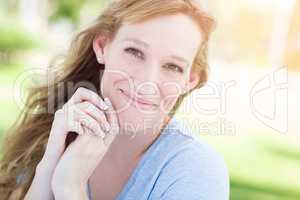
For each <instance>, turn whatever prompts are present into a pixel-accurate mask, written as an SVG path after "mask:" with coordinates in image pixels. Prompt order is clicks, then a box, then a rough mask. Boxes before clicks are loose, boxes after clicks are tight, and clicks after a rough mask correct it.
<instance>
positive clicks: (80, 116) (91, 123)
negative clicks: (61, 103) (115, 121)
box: [71, 106, 104, 137]
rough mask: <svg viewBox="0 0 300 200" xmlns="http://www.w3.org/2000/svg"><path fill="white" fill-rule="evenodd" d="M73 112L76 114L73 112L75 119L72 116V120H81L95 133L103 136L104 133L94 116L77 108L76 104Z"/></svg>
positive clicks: (82, 123)
mask: <svg viewBox="0 0 300 200" xmlns="http://www.w3.org/2000/svg"><path fill="white" fill-rule="evenodd" d="M71 113H74V114H72V116H73V119H72V116H71V121H76V122H79V123H80V124H81V125H83V126H86V127H87V128H89V129H90V130H92V131H93V132H94V134H95V135H98V136H100V137H103V134H104V133H103V131H102V129H101V127H100V125H99V123H98V122H97V121H96V120H95V119H94V118H92V117H91V116H89V115H88V114H86V113H85V112H83V111H81V110H80V109H78V108H76V107H75V106H74V110H73V112H71Z"/></svg>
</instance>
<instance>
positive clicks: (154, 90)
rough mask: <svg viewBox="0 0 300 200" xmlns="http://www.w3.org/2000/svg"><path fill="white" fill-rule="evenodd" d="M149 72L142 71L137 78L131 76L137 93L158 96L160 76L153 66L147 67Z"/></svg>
mask: <svg viewBox="0 0 300 200" xmlns="http://www.w3.org/2000/svg"><path fill="white" fill-rule="evenodd" d="M146 68H148V70H140V71H139V72H138V73H137V74H136V76H131V77H132V81H133V83H134V87H135V91H136V93H137V94H138V95H141V96H142V95H158V93H159V74H158V71H157V70H156V68H154V67H153V66H148V67H146Z"/></svg>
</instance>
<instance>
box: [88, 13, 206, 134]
mask: <svg viewBox="0 0 300 200" xmlns="http://www.w3.org/2000/svg"><path fill="white" fill-rule="evenodd" d="M200 43H201V33H200V30H199V28H198V26H197V24H196V23H195V22H194V21H193V20H192V19H190V18H189V17H188V16H186V15H183V14H177V15H172V16H171V15H170V16H160V17H157V18H152V19H150V20H147V21H144V22H141V23H135V24H123V25H122V26H121V27H120V29H119V30H118V32H117V34H116V35H115V37H114V39H113V41H109V40H107V39H106V38H103V37H101V36H98V37H97V38H95V40H94V43H93V48H94V51H95V54H96V55H97V57H98V58H100V59H101V60H102V61H100V62H102V63H103V64H105V70H104V73H103V77H102V81H101V92H102V95H103V97H109V98H110V99H111V101H112V103H113V105H114V107H115V108H116V110H117V112H118V117H119V122H120V127H121V130H123V131H125V132H126V133H128V132H132V131H133V132H135V133H144V131H145V130H147V132H148V131H155V130H156V128H159V126H160V125H161V123H162V121H163V119H164V118H165V117H166V115H167V114H168V112H169V111H170V110H171V108H172V107H173V106H174V105H175V103H176V100H177V98H178V97H179V95H180V94H182V93H183V92H186V91H188V90H189V89H191V88H193V87H194V86H195V85H196V84H197V83H198V81H199V77H198V76H197V75H196V74H193V73H191V67H192V62H193V60H194V57H195V55H196V53H197V50H198V47H199V45H200ZM149 129H151V130H149Z"/></svg>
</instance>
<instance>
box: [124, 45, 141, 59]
mask: <svg viewBox="0 0 300 200" xmlns="http://www.w3.org/2000/svg"><path fill="white" fill-rule="evenodd" d="M124 51H125V52H126V53H129V54H131V55H133V56H135V57H136V58H139V59H143V58H144V55H143V53H142V52H141V51H139V50H138V49H135V48H132V47H129V48H126V49H125V50H124Z"/></svg>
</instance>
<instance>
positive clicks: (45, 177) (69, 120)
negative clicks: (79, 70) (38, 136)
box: [25, 88, 109, 200]
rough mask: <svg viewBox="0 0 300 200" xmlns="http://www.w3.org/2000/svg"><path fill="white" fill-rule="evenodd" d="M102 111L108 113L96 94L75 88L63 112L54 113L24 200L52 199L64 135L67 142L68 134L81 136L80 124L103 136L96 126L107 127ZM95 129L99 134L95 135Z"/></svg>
mask: <svg viewBox="0 0 300 200" xmlns="http://www.w3.org/2000/svg"><path fill="white" fill-rule="evenodd" d="M105 109H108V106H107V105H106V104H105V103H104V102H103V100H102V99H101V98H100V97H99V96H98V95H97V94H96V93H94V92H92V91H90V90H88V89H85V88H78V89H77V91H76V92H75V93H74V95H73V96H72V97H71V98H70V100H69V101H68V102H67V103H66V104H65V105H64V106H63V108H62V109H60V110H58V111H57V112H56V113H55V116H54V120H53V123H52V127H51V130H50V135H49V138H48V143H47V146H46V151H45V153H44V155H43V158H42V160H41V161H40V162H39V164H38V166H37V168H36V173H35V176H34V179H33V182H32V184H31V186H30V188H29V191H28V192H27V194H26V198H25V199H49V200H50V199H53V191H52V188H51V182H52V176H53V173H54V170H55V167H56V165H57V163H58V161H59V159H60V158H61V156H62V154H63V152H64V150H65V148H66V139H67V135H68V134H69V135H68V138H69V136H70V135H71V134H70V132H71V133H72V134H75V133H74V132H76V133H78V134H81V135H82V134H85V132H84V130H83V127H82V124H86V125H87V126H88V127H90V129H93V130H95V131H94V132H95V133H97V134H100V135H103V132H102V131H100V127H99V126H101V129H105V127H106V126H109V123H108V122H107V120H106V117H105V115H104V114H103V112H102V111H101V110H105ZM99 124H100V125H99ZM98 129H99V131H96V130H98ZM68 199H69V198H68Z"/></svg>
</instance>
